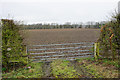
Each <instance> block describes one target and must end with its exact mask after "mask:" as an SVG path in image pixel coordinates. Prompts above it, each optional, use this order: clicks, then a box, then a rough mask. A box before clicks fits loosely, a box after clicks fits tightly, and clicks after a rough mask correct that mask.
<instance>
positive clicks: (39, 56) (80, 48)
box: [27, 42, 94, 62]
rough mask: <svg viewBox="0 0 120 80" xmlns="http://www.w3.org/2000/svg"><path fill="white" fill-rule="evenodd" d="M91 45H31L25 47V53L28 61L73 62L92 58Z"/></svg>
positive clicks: (83, 43)
mask: <svg viewBox="0 0 120 80" xmlns="http://www.w3.org/2000/svg"><path fill="white" fill-rule="evenodd" d="M93 44H94V42H80V43H65V44H47V45H32V46H27V53H28V54H29V56H28V57H29V60H30V61H38V62H40V61H52V60H55V59H66V60H74V59H77V58H81V57H93V56H94V55H93V49H94V48H93Z"/></svg>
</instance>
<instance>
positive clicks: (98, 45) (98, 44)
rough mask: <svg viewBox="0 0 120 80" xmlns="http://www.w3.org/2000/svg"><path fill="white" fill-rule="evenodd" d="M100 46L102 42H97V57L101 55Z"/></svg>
mask: <svg viewBox="0 0 120 80" xmlns="http://www.w3.org/2000/svg"><path fill="white" fill-rule="evenodd" d="M99 47H100V43H97V57H99Z"/></svg>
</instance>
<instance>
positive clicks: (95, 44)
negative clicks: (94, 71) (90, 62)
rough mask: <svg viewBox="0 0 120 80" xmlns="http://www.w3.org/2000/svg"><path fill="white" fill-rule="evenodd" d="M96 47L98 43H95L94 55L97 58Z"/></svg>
mask: <svg viewBox="0 0 120 80" xmlns="http://www.w3.org/2000/svg"><path fill="white" fill-rule="evenodd" d="M96 47H97V43H94V57H95V59H96V58H97V55H96Z"/></svg>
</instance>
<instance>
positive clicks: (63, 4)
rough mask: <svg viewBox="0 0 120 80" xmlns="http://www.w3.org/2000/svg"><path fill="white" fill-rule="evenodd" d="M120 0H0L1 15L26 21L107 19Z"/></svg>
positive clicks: (58, 21)
mask: <svg viewBox="0 0 120 80" xmlns="http://www.w3.org/2000/svg"><path fill="white" fill-rule="evenodd" d="M118 1H119V0H2V1H1V0H0V17H2V18H13V19H15V20H20V21H24V23H27V24H28V23H39V22H40V23H41V22H42V23H48V22H50V23H52V22H56V23H65V22H72V23H79V22H84V23H85V22H87V21H106V20H109V17H110V15H111V14H112V13H114V11H115V10H118Z"/></svg>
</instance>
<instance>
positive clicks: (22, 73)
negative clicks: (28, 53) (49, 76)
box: [2, 63, 43, 78]
mask: <svg viewBox="0 0 120 80" xmlns="http://www.w3.org/2000/svg"><path fill="white" fill-rule="evenodd" d="M42 64H43V63H30V64H28V65H27V66H26V67H24V68H19V69H18V70H16V71H15V70H13V71H12V72H10V73H5V74H2V76H3V78H41V76H43V73H42ZM28 67H31V68H28Z"/></svg>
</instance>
